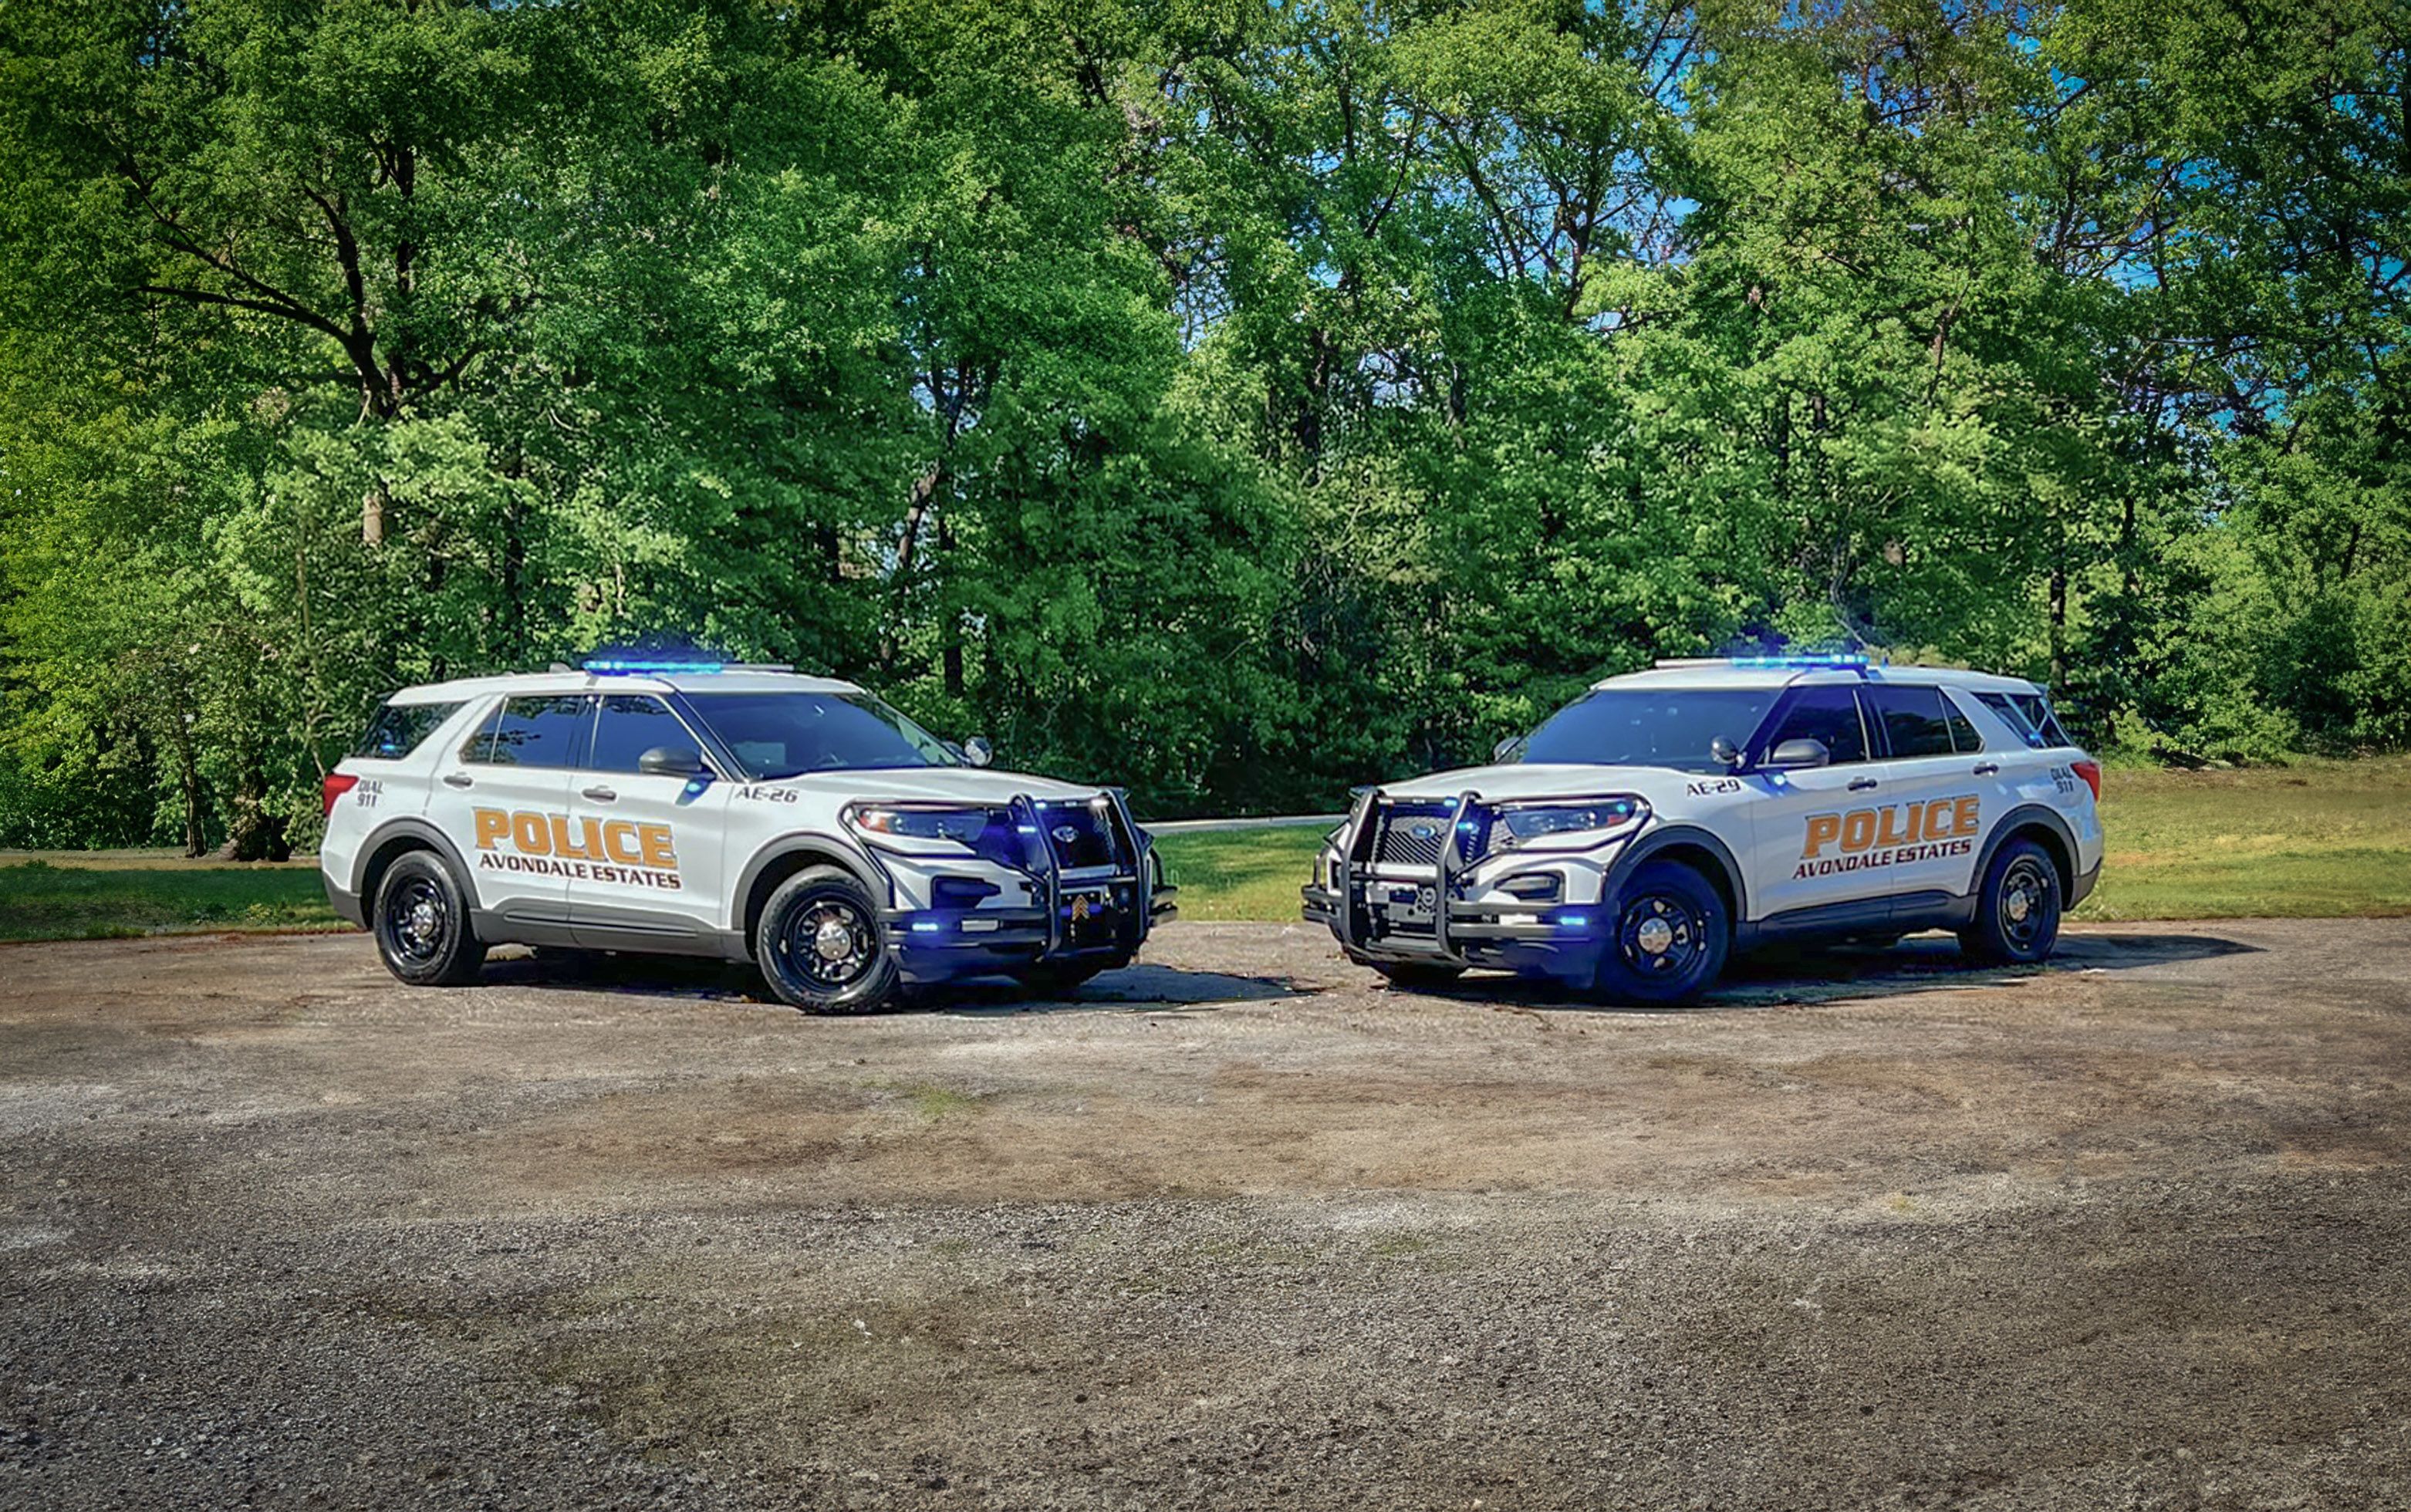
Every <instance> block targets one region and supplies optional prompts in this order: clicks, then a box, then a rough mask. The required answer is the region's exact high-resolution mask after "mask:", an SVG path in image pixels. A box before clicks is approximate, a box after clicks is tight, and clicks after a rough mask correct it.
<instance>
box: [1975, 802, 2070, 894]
mask: <svg viewBox="0 0 2411 1512" xmlns="http://www.w3.org/2000/svg"><path fill="white" fill-rule="evenodd" d="M2036 822H2040V824H2041V825H2042V827H2043V828H2045V829H2047V830H2050V831H2051V832H2052V834H2053V836H2055V837H2056V838H2057V839H2058V841H2059V844H2060V848H2061V850H2062V851H2063V852H2064V853H2065V855H2066V857H2067V861H2068V870H2067V873H2066V874H2065V875H2064V876H2062V877H2061V878H2060V880H2059V885H2060V891H2061V892H2063V893H2065V894H2069V895H2070V896H2071V897H2072V896H2073V895H2074V894H2075V891H2076V887H2077V883H2078V881H2079V880H2080V873H2079V872H2078V870H2077V864H2078V861H2079V860H2080V858H2082V856H2083V854H2084V852H2083V851H2082V850H2079V849H2078V848H2077V844H2076V832H2075V831H2074V830H2071V829H2069V828H2068V821H2067V820H2065V819H2063V818H2061V817H2060V814H2059V811H2058V810H2057V809H2055V808H2052V807H2048V806H2047V805H2044V804H2038V803H2022V804H2019V805H2017V806H2016V807H2012V808H2011V809H2010V810H2009V812H2008V813H2006V814H2003V815H2002V816H2001V817H2000V818H1999V819H1997V820H1995V821H1993V830H1992V833H1991V834H1990V835H1989V836H1986V837H1985V839H1984V848H1983V849H1982V850H1980V851H1978V852H1977V853H1976V870H1975V873H1974V875H1973V877H1972V878H1971V879H1970V885H1969V887H1968V893H1969V894H1970V895H1971V896H1972V895H1975V894H1980V893H1982V892H1983V890H1984V876H1985V874H1986V873H1987V872H1990V871H1991V870H1992V869H1993V858H1994V857H1995V856H1996V855H1998V854H2000V850H2001V847H2002V846H2003V845H2006V844H2007V843H2009V836H2010V835H2011V834H2012V833H2013V832H2015V831H2017V830H2021V829H2024V828H2025V827H2026V826H2028V825H2029V824H2033V823H2036ZM2069 907H2071V908H2072V907H2074V904H2073V903H2070V904H2069Z"/></svg>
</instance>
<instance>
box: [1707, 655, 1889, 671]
mask: <svg viewBox="0 0 2411 1512" xmlns="http://www.w3.org/2000/svg"><path fill="white" fill-rule="evenodd" d="M1732 664H1733V665H1734V666H1737V667H1790V668H1817V667H1827V668H1839V669H1844V670H1855V669H1859V668H1863V667H1864V666H1866V664H1867V659H1866V658H1865V657H1863V656H1859V655H1857V654H1855V653H1844V652H1835V653H1833V654H1830V655H1817V656H1737V657H1734V658H1733V659H1732Z"/></svg>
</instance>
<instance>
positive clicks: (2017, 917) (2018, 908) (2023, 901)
mask: <svg viewBox="0 0 2411 1512" xmlns="http://www.w3.org/2000/svg"><path fill="white" fill-rule="evenodd" d="M2001 911H2002V912H2004V913H2006V914H2008V915H2009V923H2014V924H2022V923H2025V922H2026V915H2027V914H2029V913H2032V912H2033V911H2034V894H2031V893H2028V892H2027V891H2026V890H2025V889H2024V888H2023V887H2020V888H2013V889H2011V890H2010V892H2009V895H2008V896H2007V897H2005V898H2003V899H2002V900H2001Z"/></svg>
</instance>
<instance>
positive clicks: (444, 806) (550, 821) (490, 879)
mask: <svg viewBox="0 0 2411 1512" xmlns="http://www.w3.org/2000/svg"><path fill="white" fill-rule="evenodd" d="M587 723H588V712H587V700H586V698H585V697H584V696H583V695H581V694H577V693H566V694H540V695H533V696H527V697H519V698H510V699H505V700H504V701H503V702H502V703H501V704H500V705H497V706H496V707H495V709H494V712H493V714H492V715H491V717H490V718H489V719H487V720H486V721H485V722H484V723H482V724H481V725H479V726H478V728H477V733H476V734H473V735H471V736H470V737H469V739H468V741H467V743H466V744H464V745H463V746H462V747H461V748H460V750H459V751H457V752H455V753H454V755H453V759H452V760H450V761H447V762H446V763H443V764H442V765H440V766H438V767H437V768H436V774H435V786H434V788H433V790H432V793H431V797H430V799H429V802H428V810H427V811H428V817H429V818H430V819H431V820H432V821H434V822H435V823H436V824H437V825H438V826H439V827H440V828H441V829H442V830H443V831H444V833H445V834H446V835H447V836H451V838H452V843H453V844H455V845H457V846H459V847H460V854H461V855H462V856H463V857H465V858H466V859H467V860H468V863H469V874H470V878H471V880H472V881H473V882H474V883H475V886H476V889H477V904H476V906H477V908H478V909H481V910H482V911H484V912H485V913H487V914H489V915H492V916H494V917H495V918H498V919H500V920H501V921H502V922H503V924H504V931H503V932H504V934H506V935H507V936H508V937H509V938H513V939H519V938H527V939H530V940H532V941H533V943H537V944H543V943H547V942H548V940H549V941H552V942H556V943H557V942H559V941H560V940H562V939H563V938H566V936H567V932H568V927H569V867H568V865H566V864H565V863H563V860H562V859H561V858H560V857H559V856H558V855H557V854H556V853H555V852H556V851H557V850H558V849H559V847H558V846H557V845H556V843H555V837H554V828H553V827H554V825H555V824H556V823H558V822H560V821H565V820H566V819H567V818H568V816H569V781H570V769H571V768H572V767H574V766H576V765H577V761H578V758H579V757H580V756H581V755H583V754H584V751H585V746H586V727H587Z"/></svg>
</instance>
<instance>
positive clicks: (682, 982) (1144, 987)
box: [485, 951, 1302, 1016]
mask: <svg viewBox="0 0 2411 1512" xmlns="http://www.w3.org/2000/svg"><path fill="white" fill-rule="evenodd" d="M485 981H487V983H489V984H490V985H509V986H515V987H536V988H563V989H568V990H574V991H577V992H607V993H632V994H641V995H644V996H655V997H686V998H694V999H702V1000H707V1001H713V1002H735V1003H749V1002H750V1003H760V1004H762V1005H763V1006H765V1007H768V1008H778V1007H782V1006H783V1005H782V1004H780V1003H779V1002H778V1000H777V999H775V998H773V997H772V996H770V995H769V992H768V991H767V989H766V988H765V987H764V986H763V985H762V978H761V976H760V974H759V973H757V972H755V971H754V970H753V967H749V966H743V965H737V964H732V963H728V962H722V961H701V960H691V959H683V958H680V957H678V956H648V955H614V954H608V953H606V952H599V951H597V952H586V951H537V952H513V953H508V954H497V955H496V956H494V957H493V959H491V960H490V961H489V962H488V963H487V966H486V974H485ZM1301 990H1302V989H1300V988H1299V987H1298V986H1297V985H1296V984H1295V983H1293V982H1292V981H1290V980H1289V979H1287V978H1285V977H1248V976H1235V975H1231V974H1229V973H1225V972H1220V971H1188V970H1182V969H1180V968H1179V967H1168V966H1158V965H1152V964H1149V963H1147V962H1140V963H1138V964H1136V965H1134V966H1129V967H1123V968H1122V969H1120V970H1118V971H1107V972H1104V973H1103V974H1102V975H1100V976H1098V977H1097V978H1096V979H1095V980H1093V981H1089V982H1087V983H1085V984H1084V985H1082V986H1080V987H1078V988H1076V989H1074V991H1073V992H1071V993H1069V994H1062V993H1058V994H1055V995H1053V996H1031V995H1030V993H1029V991H1028V990H1027V989H1025V988H1023V987H1022V986H1020V985H1019V984H1017V983H1016V982H1015V981H1012V980H1011V979H1010V978H1006V977H978V978H972V979H969V980H966V981H957V982H949V983H947V984H945V985H944V986H942V987H933V988H925V989H922V990H920V991H918V992H917V993H915V994H914V996H913V998H912V999H911V1000H910V1002H909V1004H908V1005H907V1006H908V1010H912V1009H917V1010H923V1011H933V1012H942V1013H960V1014H972V1015H980V1016H986V1015H991V1014H1008V1013H1064V1012H1114V1011H1125V1012H1126V1011H1131V1010H1146V1011H1152V1012H1162V1011H1166V1010H1208V1009H1212V1008H1215V1007H1218V1006H1220V1005H1221V1004H1224V1003H1238V1002H1258V1001H1263V1000H1265V999H1269V998H1277V997H1289V996H1295V995H1296V994H1297V993H1298V992H1299V991H1301Z"/></svg>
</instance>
